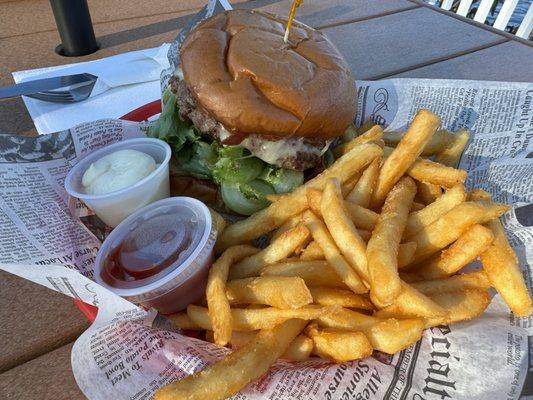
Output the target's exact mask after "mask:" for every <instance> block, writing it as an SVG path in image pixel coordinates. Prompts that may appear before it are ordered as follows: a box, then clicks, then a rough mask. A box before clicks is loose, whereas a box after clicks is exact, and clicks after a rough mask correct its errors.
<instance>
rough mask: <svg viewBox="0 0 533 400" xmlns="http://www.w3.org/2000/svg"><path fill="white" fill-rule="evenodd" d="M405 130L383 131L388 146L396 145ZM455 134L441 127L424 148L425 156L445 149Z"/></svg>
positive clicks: (423, 153)
mask: <svg viewBox="0 0 533 400" xmlns="http://www.w3.org/2000/svg"><path fill="white" fill-rule="evenodd" d="M404 134H405V132H383V140H384V141H385V144H387V145H388V146H391V147H394V146H396V145H397V144H398V143H399V142H400V140H401V139H402V138H403V136H404ZM453 138H454V135H453V134H451V133H450V132H448V131H447V130H445V129H439V130H438V131H437V132H435V133H434V134H433V136H432V137H431V139H430V140H429V142H428V143H427V144H426V146H425V147H424V150H422V154H421V155H423V156H431V155H433V154H437V153H439V152H441V151H443V150H444V149H445V148H446V147H447V146H449V144H450V143H451V142H452V141H453Z"/></svg>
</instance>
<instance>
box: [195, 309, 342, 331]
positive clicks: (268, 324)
mask: <svg viewBox="0 0 533 400" xmlns="http://www.w3.org/2000/svg"><path fill="white" fill-rule="evenodd" d="M336 309H337V307H322V306H316V305H308V306H303V307H300V308H297V309H281V308H274V307H265V308H232V309H231V317H232V328H233V330H236V331H256V330H259V329H269V328H272V327H274V326H276V325H279V324H281V323H283V322H285V321H287V320H288V319H291V318H298V319H305V320H312V319H317V318H319V317H321V316H323V315H326V314H328V313H330V312H334V311H335V310H336ZM187 315H188V316H189V317H190V318H191V320H192V321H193V322H194V323H195V324H197V325H198V326H200V327H201V328H202V329H206V330H213V326H212V324H211V320H210V319H209V314H208V311H207V308H205V307H200V306H195V305H192V304H191V305H189V306H188V307H187ZM230 338H231V336H230Z"/></svg>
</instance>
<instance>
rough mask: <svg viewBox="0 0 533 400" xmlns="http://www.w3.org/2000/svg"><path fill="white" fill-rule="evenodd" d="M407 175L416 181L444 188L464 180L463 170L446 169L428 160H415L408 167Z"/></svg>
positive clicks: (464, 172) (464, 173)
mask: <svg viewBox="0 0 533 400" xmlns="http://www.w3.org/2000/svg"><path fill="white" fill-rule="evenodd" d="M407 174H408V175H409V176H410V177H411V178H414V179H416V180H417V181H421V182H426V183H431V184H433V185H437V186H442V187H445V188H451V187H454V186H455V185H459V184H462V183H464V181H465V180H466V171H465V170H462V169H455V168H452V167H447V166H445V165H443V164H439V163H436V162H433V161H430V160H417V162H416V163H413V164H412V165H411V167H409V169H408V170H407Z"/></svg>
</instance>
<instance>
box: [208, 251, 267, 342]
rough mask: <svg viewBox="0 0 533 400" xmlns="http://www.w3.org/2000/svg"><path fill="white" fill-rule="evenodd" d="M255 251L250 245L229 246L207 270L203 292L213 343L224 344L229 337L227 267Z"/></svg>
mask: <svg viewBox="0 0 533 400" xmlns="http://www.w3.org/2000/svg"><path fill="white" fill-rule="evenodd" d="M257 251H258V249H256V248H255V247H251V246H235V247H230V248H229V249H227V250H226V251H225V252H224V253H223V254H222V256H220V258H219V259H218V260H217V261H216V262H215V263H214V264H213V266H212V267H211V269H210V270H209V277H208V278H207V287H206V289H205V294H206V298H207V306H208V308H209V318H210V320H211V325H212V327H213V329H212V331H213V334H214V337H215V343H216V344H218V345H219V346H225V345H226V343H228V341H229V340H230V338H231V312H230V305H229V302H228V299H227V297H226V287H225V285H226V281H227V279H228V271H229V267H230V265H231V264H233V263H234V262H235V261H237V260H240V259H241V258H243V257H246V256H248V255H251V254H255V253H257Z"/></svg>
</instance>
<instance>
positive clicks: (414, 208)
mask: <svg viewBox="0 0 533 400" xmlns="http://www.w3.org/2000/svg"><path fill="white" fill-rule="evenodd" d="M424 207H425V204H422V203H418V202H416V201H413V205H412V206H411V212H412V213H413V212H415V211H420V210H421V209H423V208H424Z"/></svg>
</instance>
